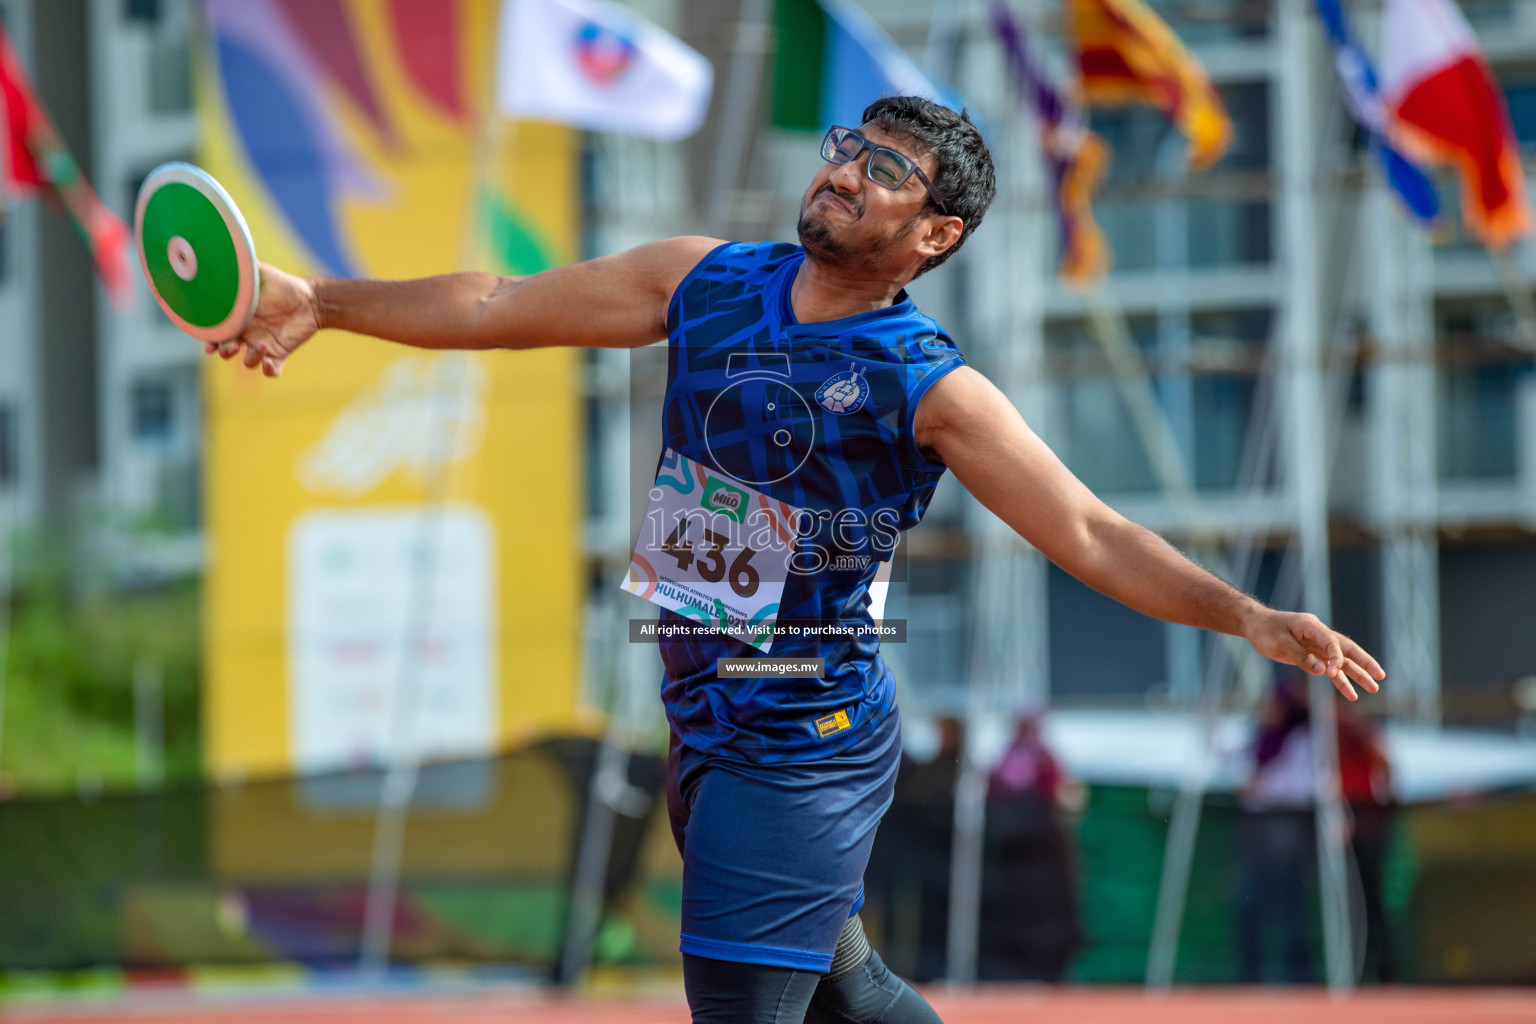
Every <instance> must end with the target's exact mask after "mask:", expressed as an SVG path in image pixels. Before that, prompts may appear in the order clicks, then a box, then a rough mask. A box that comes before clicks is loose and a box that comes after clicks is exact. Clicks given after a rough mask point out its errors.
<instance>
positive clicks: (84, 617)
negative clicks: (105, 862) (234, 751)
mask: <svg viewBox="0 0 1536 1024" xmlns="http://www.w3.org/2000/svg"><path fill="white" fill-rule="evenodd" d="M199 603H200V602H199V587H198V584H197V583H196V582H195V581H183V582H178V583H175V584H171V585H168V586H164V587H159V588H156V589H154V590H141V591H132V592H126V593H109V594H100V595H96V596H91V597H85V598H78V599H77V598H72V597H71V596H69V595H68V593H67V592H66V589H65V588H64V587H63V586H61V585H56V584H54V583H53V582H51V581H50V580H48V579H47V578H46V577H44V578H42V579H41V580H39V581H37V582H33V583H29V584H26V585H24V586H23V587H22V589H21V590H20V591H19V592H18V593H17V595H16V596H15V598H14V599H13V601H12V604H11V608H10V623H9V630H8V634H9V635H8V643H7V644H6V662H7V664H6V681H5V693H4V701H5V703H4V708H3V712H4V723H3V727H0V793H9V794H17V793H21V794H33V793H46V792H57V791H60V790H67V789H73V788H76V787H77V786H78V787H80V788H81V789H82V790H83V791H85V792H89V791H90V790H91V789H93V788H95V787H96V786H101V787H104V788H108V789H119V788H127V787H131V786H133V785H134V784H135V766H136V757H135V754H136V751H135V742H134V722H133V719H134V672H135V666H137V665H140V664H145V665H150V666H155V667H157V668H158V670H159V671H160V672H161V674H162V679H163V682H162V693H163V702H164V738H165V751H164V765H165V779H166V781H167V782H176V781H180V780H184V779H188V778H194V777H196V776H197V775H198V773H199V770H200V763H199V762H200V755H199V735H198V734H199V713H198V698H199V688H200V679H199V673H200V655H199V645H200V642H201V638H200V637H201V616H200V609H199Z"/></svg>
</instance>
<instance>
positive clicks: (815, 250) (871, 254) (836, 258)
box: [795, 185, 911, 274]
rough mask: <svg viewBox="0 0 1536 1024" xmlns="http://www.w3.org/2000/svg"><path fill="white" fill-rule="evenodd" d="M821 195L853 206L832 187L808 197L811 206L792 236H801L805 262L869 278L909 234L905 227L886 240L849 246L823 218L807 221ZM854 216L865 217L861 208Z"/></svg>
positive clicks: (804, 213)
mask: <svg viewBox="0 0 1536 1024" xmlns="http://www.w3.org/2000/svg"><path fill="white" fill-rule="evenodd" d="M822 192H831V193H832V194H833V195H834V196H837V198H838V199H841V200H842V201H843V202H845V203H847V204H848V205H849V206H853V200H851V199H844V198H843V197H842V196H840V195H838V194H837V192H836V191H834V190H833V188H832V186H831V185H823V186H822V187H821V188H820V189H819V190H818V191H817V192H816V195H814V196H812V197H811V202H810V204H808V205H807V206H806V207H805V208H804V209H802V210H801V211H800V220H799V221H798V222H797V223H796V224H795V233H796V234H797V235H799V236H800V247H801V248H802V249H804V250H805V255H806V258H807V259H810V260H814V261H815V262H817V263H823V264H829V265H839V266H843V267H846V266H848V265H850V264H851V265H852V266H853V267H854V268H856V269H857V270H858V271H859V272H860V273H864V274H872V273H874V272H875V271H877V270H879V269H880V267H881V265H882V264H883V263H884V262H885V257H886V256H887V255H888V254H889V253H890V251H891V250H892V249H893V248H895V246H896V243H897V242H898V241H899V240H900V239H901V238H902V236H904V235H905V234H906V233H907V231H908V230H910V228H911V225H910V224H909V225H907V226H906V227H904V228H903V229H902V230H901V231H898V232H897V233H896V234H895V235H893V236H891V237H889V238H884V239H877V240H875V241H872V242H865V243H864V244H862V245H855V244H851V243H849V242H847V241H844V240H843V239H840V238H838V237H837V236H836V235H835V234H834V232H833V229H832V225H831V224H829V223H827V220H826V218H825V217H818V218H817V219H815V220H811V219H810V218H809V214H810V211H811V207H812V206H813V205H814V204H815V203H816V199H817V197H818V196H820V195H821V193H822ZM853 212H854V214H855V219H857V218H858V217H862V216H863V215H864V211H863V209H862V207H860V208H859V209H856V210H854V211H853Z"/></svg>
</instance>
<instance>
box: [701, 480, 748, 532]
mask: <svg viewBox="0 0 1536 1024" xmlns="http://www.w3.org/2000/svg"><path fill="white" fill-rule="evenodd" d="M699 506H700V507H701V508H707V509H709V510H710V511H711V512H724V513H725V514H726V515H728V516H730V517H731V518H732V519H734V520H736V521H737V522H738V523H744V522H746V521H747V492H746V491H743V490H741V489H739V488H736V487H732V486H731V485H730V484H728V483H726V482H725V481H723V480H716V479H715V478H714V477H709V478H708V479H707V480H705V482H704V497H703V499H701V500H700V501H699Z"/></svg>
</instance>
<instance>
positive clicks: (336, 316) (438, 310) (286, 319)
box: [208, 236, 720, 377]
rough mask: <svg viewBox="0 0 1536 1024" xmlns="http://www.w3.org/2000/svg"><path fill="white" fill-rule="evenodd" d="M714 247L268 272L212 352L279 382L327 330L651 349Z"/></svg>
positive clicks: (423, 341) (669, 243)
mask: <svg viewBox="0 0 1536 1024" xmlns="http://www.w3.org/2000/svg"><path fill="white" fill-rule="evenodd" d="M719 244H720V241H719V240H718V239H713V238H703V237H698V236H684V237H680V238H669V239H665V240H663V241H659V242H651V243H649V244H647V245H642V246H638V247H636V248H634V249H630V250H629V251H627V252H622V253H616V254H614V255H612V256H604V257H601V258H599V259H595V260H586V261H584V262H581V263H573V264H570V265H568V266H564V267H555V268H553V269H551V270H546V271H544V272H542V273H539V274H534V275H532V276H529V277H498V276H496V275H494V274H484V273H472V272H468V273H459V274H444V275H441V276H439V277H424V278H417V279H415V280H409V281H352V280H339V279H318V280H313V281H306V280H303V279H301V278H296V277H293V276H292V275H289V274H285V273H283V272H282V271H280V270H277V269H276V268H272V267H266V266H264V267H263V268H262V271H263V282H262V294H261V300H260V302H259V303H258V305H257V308H256V314H255V316H254V317H253V318H252V321H251V324H250V326H248V327H247V328H246V330H245V332H244V333H243V334H242V335H241V336H240V338H239V339H238V340H236V341H231V342H225V343H224V344H223V345H222V346H219V347H218V352H219V354H220V355H222V356H223V357H224V358H226V359H230V358H233V357H234V356H235V355H237V354H238V355H242V356H243V358H244V361H245V364H246V365H247V366H251V367H254V366H257V365H258V364H259V365H260V366H261V367H262V370H263V372H265V373H266V374H267V376H269V377H275V376H277V375H278V374H279V373H281V372H282V368H283V363H284V361H285V360H286V359H287V357H288V356H290V355H292V354H293V351H294V349H296V348H298V346H299V345H302V344H303V343H304V342H305V341H307V340H308V339H309V337H310V336H312V335H313V334H314V333H315V332H316V331H318V330H324V329H327V328H335V329H338V330H343V331H352V332H354V333H357V334H368V335H372V336H373V337H376V338H383V339H385V340H387V341H394V342H399V343H400V344H403V345H410V346H413V347H415V348H426V349H487V348H540V347H546V346H569V347H582V348H635V347H638V346H641V345H649V344H651V343H652V342H655V341H660V340H662V339H663V338H665V337H666V336H667V305H668V303H669V302H670V301H671V297H672V292H673V290H674V289H676V287H677V285H678V283H679V282H681V281H682V279H683V277H685V276H686V275H687V273H688V271H689V270H691V269H693V267H694V266H695V265H696V264H697V263H698V262H699V260H701V259H703V258H704V256H705V255H706V254H707V253H709V251H710V250H711V249H713V248H715V246H717V245H719ZM208 351H209V352H212V351H214V348H213V346H209V348H208Z"/></svg>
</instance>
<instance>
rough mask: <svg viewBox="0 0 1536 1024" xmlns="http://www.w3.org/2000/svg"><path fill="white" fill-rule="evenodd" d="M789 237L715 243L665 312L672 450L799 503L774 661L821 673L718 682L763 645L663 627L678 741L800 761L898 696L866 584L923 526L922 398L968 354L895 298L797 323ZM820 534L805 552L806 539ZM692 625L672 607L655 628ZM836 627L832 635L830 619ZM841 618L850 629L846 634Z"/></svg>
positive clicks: (831, 746) (749, 756)
mask: <svg viewBox="0 0 1536 1024" xmlns="http://www.w3.org/2000/svg"><path fill="white" fill-rule="evenodd" d="M804 259H805V254H804V252H803V251H802V250H801V249H800V247H799V246H793V245H785V244H775V243H750V244H732V245H724V246H721V247H720V248H718V249H716V250H714V251H713V252H711V253H710V254H709V255H708V256H706V257H705V258H704V259H703V261H701V262H700V263H699V264H698V266H696V267H694V268H693V270H692V271H690V272H689V274H688V276H687V277H685V278H684V279H683V281H682V283H681V284H679V285H678V287H677V291H676V292H675V293H674V294H673V297H672V303H671V306H670V308H669V309H668V314H667V329H668V334H669V340H668V344H669V355H668V364H667V391H666V396H665V399H664V404H663V409H662V434H663V438H664V442H665V447H667V448H671V449H673V450H674V451H677V452H680V453H682V454H683V455H686V456H688V457H689V458H691V459H694V460H695V461H697V462H699V463H700V464H701V465H703V466H705V467H707V468H709V469H713V470H716V471H718V472H721V473H725V474H727V475H729V476H732V477H735V478H736V479H737V480H740V481H742V482H744V483H746V484H748V485H749V486H751V487H753V488H755V489H756V490H759V491H762V492H763V493H765V494H767V495H768V496H770V497H772V498H776V499H778V500H780V501H783V502H786V503H788V504H789V505H791V506H793V507H794V508H797V509H803V510H805V514H804V516H803V517H802V522H803V523H805V524H806V527H805V529H804V530H802V531H801V539H800V540H799V541H797V544H798V545H799V546H800V547H804V548H805V549H806V551H807V557H806V558H804V559H801V558H799V557H798V556H797V560H796V565H795V566H794V567H792V569H791V571H790V573H789V574H788V576H787V577H786V579H785V582H784V593H783V596H782V599H781V601H780V608H779V613H778V620H779V622H780V623H781V624H784V623H786V622H793V623H798V624H801V625H806V626H809V627H811V628H808V629H807V630H806V631H805V635H801V636H798V637H796V636H785V635H780V636H778V637H777V638H776V639H775V640H774V643H773V646H772V650H771V655H772V657H774V658H822V659H824V661H825V665H826V670H825V672H824V674H823V678H820V679H805V678H783V677H777V676H772V675H764V676H762V677H760V678H736V677H734V676H733V677H731V678H729V679H721V678H719V677H718V676H717V674H716V661H717V659H719V658H743V657H754V656H761V655H760V652H759V651H757V650H756V649H755V648H753V647H750V646H748V645H747V644H744V643H741V642H739V641H737V640H733V639H731V638H730V637H728V636H726V635H725V634H723V633H719V634H713V635H706V636H695V635H685V636H680V637H671V636H668V635H667V632H666V631H665V630H662V631H661V637H662V639H661V640H660V641H659V643H660V647H661V657H662V662H663V664H664V665H665V668H666V675H665V678H664V680H663V682H662V700H663V702H664V703H665V705H666V709H667V717H668V720H669V721H670V723H671V726H672V729H673V731H674V732H675V733H676V734H677V736H678V739H679V740H681V741H682V742H683V743H685V744H686V745H688V746H690V747H692V748H694V749H696V750H699V751H702V752H705V753H711V754H719V755H723V756H726V757H734V758H739V759H743V760H746V761H751V762H755V763H770V762H781V761H810V760H816V759H819V758H823V757H826V756H828V755H830V754H835V753H837V752H838V751H840V750H844V749H847V748H848V747H850V746H852V745H853V744H855V743H857V742H858V741H859V740H861V739H864V738H866V737H867V736H869V735H871V734H872V733H874V731H875V730H876V729H877V727H878V726H879V725H880V723H881V722H882V721H883V720H884V719H885V718H886V716H887V715H888V714H889V712H890V710H891V707H892V706H893V704H894V700H895V686H894V681H893V679H892V677H891V672H890V669H889V668H887V667H886V664H885V662H884V660H883V659H881V657H880V645H879V642H878V641H877V640H875V639H873V638H871V637H869V636H868V634H866V635H865V636H863V637H859V636H853V635H851V634H852V633H853V629H852V627H857V626H858V625H859V624H861V623H862V624H864V625H865V626H868V625H869V624H870V614H869V601H870V596H869V585H870V583H871V581H872V580H873V579H874V577H875V574H876V572H877V571H878V569H879V563H880V562H881V561H883V560H886V559H889V558H890V556H891V553H892V549H893V548H894V545H895V542H896V540H897V538H898V536H899V533H900V531H902V530H905V529H908V528H909V527H912V526H914V525H916V524H917V523H918V521H919V520H921V519H922V517H923V512H924V511H925V510H926V509H927V507H928V502H929V501H930V500H931V499H932V497H933V489H934V487H935V485H936V484H937V483H938V481H939V478H940V477H941V476H942V475H943V473H944V467H943V466H942V465H940V464H938V463H933V462H929V461H928V460H927V459H926V458H924V457H923V455H922V453H921V452H919V451H918V449H917V445H916V443H915V441H914V440H913V434H912V421H913V416H914V414H915V412H916V410H917V404H918V400H919V399H921V398H922V396H923V394H924V393H925V392H926V391H927V390H928V388H929V387H931V386H932V385H933V384H934V382H935V381H937V380H938V379H939V378H941V377H943V376H944V375H945V374H946V373H948V372H949V371H951V370H953V369H955V368H956V367H959V366H962V365H964V360H963V359H962V358H961V355H960V352H959V350H958V349H957V348H956V347H955V344H954V342H952V341H951V340H950V339H949V337H948V336H947V335H945V334H944V332H943V330H941V329H940V327H939V326H938V324H936V323H935V322H934V321H933V320H931V319H929V318H928V317H926V316H924V315H923V314H922V313H920V312H919V311H918V309H917V307H916V306H915V305H914V304H913V303H912V300H911V299H909V298H908V297H907V294H906V292H902V293H901V294H899V295H898V296H897V297H896V301H895V303H894V304H893V305H891V306H889V307H887V308H885V309H879V310H874V311H871V312H868V313H861V314H859V315H857V316H851V317H846V318H844V319H841V320H831V321H826V322H823V323H812V324H801V323H798V322H797V321H796V320H795V316H794V312H793V310H792V309H791V306H790V286H791V285H792V284H793V282H794V279H795V273H796V271H797V270H799V268H800V265H801V263H802V262H803V261H804ZM812 544H814V549H812V547H811V545H812ZM689 621H690V620H688V619H685V618H684V617H683V616H681V615H678V614H676V613H674V612H671V611H666V610H664V611H663V612H662V613H661V623H662V624H663V625H666V624H668V623H679V624H686V623H688V622H689ZM828 626H831V627H834V628H833V629H831V630H828V629H827V628H825V627H828ZM844 627H847V628H844Z"/></svg>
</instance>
